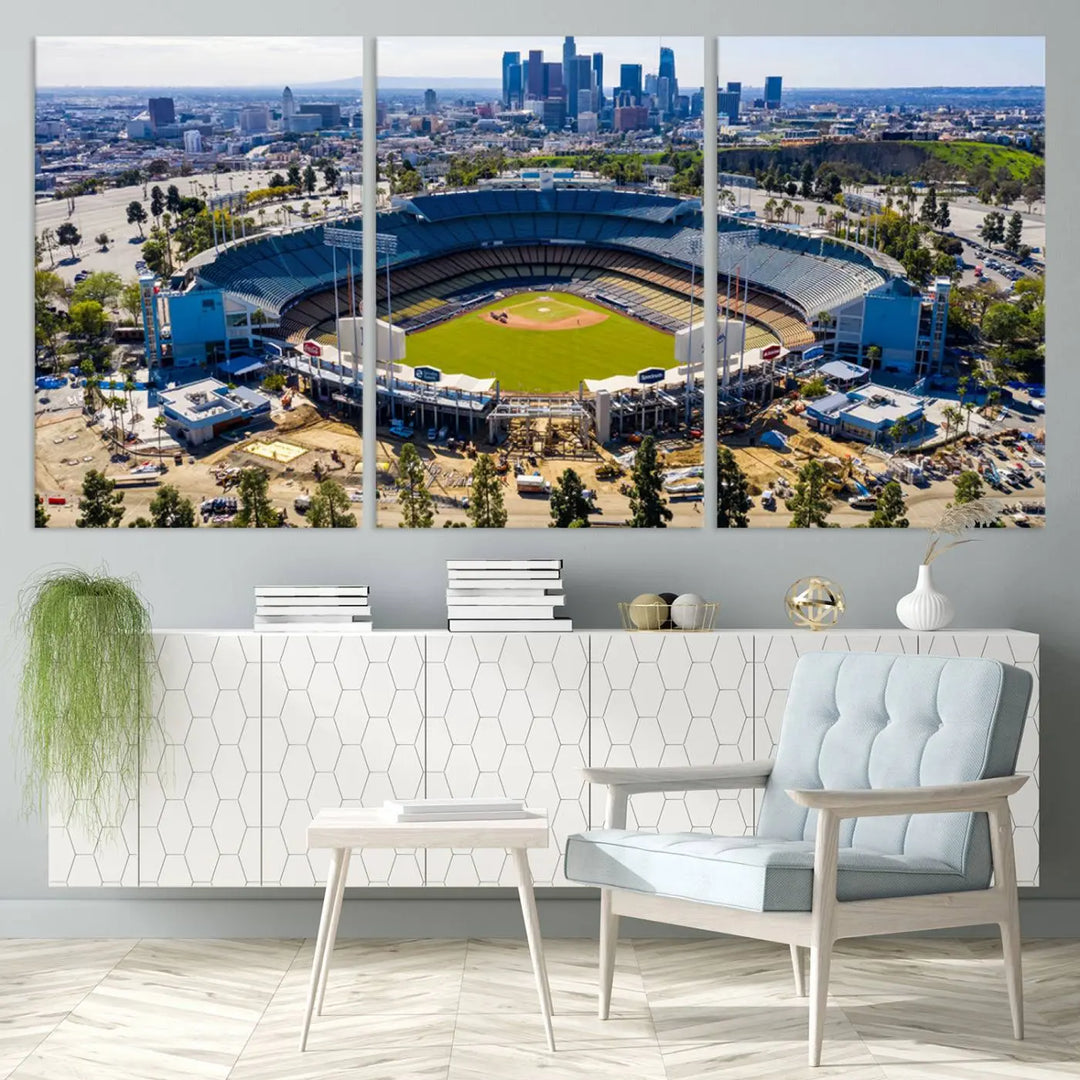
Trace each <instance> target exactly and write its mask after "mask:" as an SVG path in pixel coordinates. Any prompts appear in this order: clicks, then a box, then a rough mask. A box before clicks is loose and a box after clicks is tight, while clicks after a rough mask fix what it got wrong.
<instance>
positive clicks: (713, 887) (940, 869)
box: [565, 829, 985, 911]
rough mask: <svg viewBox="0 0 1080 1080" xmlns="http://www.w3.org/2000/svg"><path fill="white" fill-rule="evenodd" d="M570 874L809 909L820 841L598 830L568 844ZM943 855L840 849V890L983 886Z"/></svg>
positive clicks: (721, 900)
mask: <svg viewBox="0 0 1080 1080" xmlns="http://www.w3.org/2000/svg"><path fill="white" fill-rule="evenodd" d="M565 870H566V876H567V878H568V879H569V880H571V881H577V882H581V883H582V884H587V885H602V886H608V887H611V888H617V889H630V890H633V891H634V892H642V893H651V894H653V895H656V896H670V897H675V898H678V899H682V900H698V901H701V902H702V903H706V904H718V905H722V906H724V907H735V908H743V909H744V910H747V911H810V910H811V906H812V904H811V902H812V896H813V880H814V845H813V842H812V841H809V840H765V839H761V838H758V837H753V836H710V835H708V834H704V833H660V834H656V833H639V832H632V831H630V830H627V829H593V830H591V831H590V832H584V833H578V834H576V835H574V836H571V837H570V838H569V840H568V841H567V844H566V860H565ZM984 887H985V882H981V881H978V880H973V879H969V878H966V877H965V876H964V875H963V874H962V873H961V872H960V871H959V870H957V869H956V868H955V867H952V866H950V865H949V864H948V863H945V862H942V861H940V860H936V859H932V858H928V857H926V856H916V855H895V854H888V853H884V852H879V851H868V850H865V849H860V848H853V847H847V848H841V850H840V862H839V871H838V873H837V895H838V897H839V898H840V899H841V900H869V899H875V898H880V897H888V896H915V895H923V894H926V893H940V892H953V891H960V890H964V889H978V888H984Z"/></svg>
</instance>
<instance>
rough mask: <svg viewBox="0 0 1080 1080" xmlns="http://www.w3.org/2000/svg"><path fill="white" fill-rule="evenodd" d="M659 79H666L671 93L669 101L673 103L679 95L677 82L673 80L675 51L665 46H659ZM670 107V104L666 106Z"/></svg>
mask: <svg viewBox="0 0 1080 1080" xmlns="http://www.w3.org/2000/svg"><path fill="white" fill-rule="evenodd" d="M659 76H660V78H661V79H667V81H668V86H669V88H670V92H671V101H674V100H675V98H676V96H677V95H678V93H679V82H678V80H677V79H676V78H675V50H674V49H669V48H668V47H667V46H666V45H661V46H660V71H659ZM667 107H670V102H669V103H668V106H667Z"/></svg>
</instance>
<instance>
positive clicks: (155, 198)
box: [150, 184, 165, 223]
mask: <svg viewBox="0 0 1080 1080" xmlns="http://www.w3.org/2000/svg"><path fill="white" fill-rule="evenodd" d="M164 212H165V192H164V191H162V190H161V188H159V187H158V186H157V184H155V185H154V186H153V187H152V188H151V189H150V213H151V215H152V216H153V218H154V222H155V223H156V222H157V221H158V219H159V218H160V217H161V215H162V214H163V213H164Z"/></svg>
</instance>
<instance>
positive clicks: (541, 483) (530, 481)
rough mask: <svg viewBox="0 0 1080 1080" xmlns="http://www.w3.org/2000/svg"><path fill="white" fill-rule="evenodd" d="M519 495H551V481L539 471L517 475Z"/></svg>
mask: <svg viewBox="0 0 1080 1080" xmlns="http://www.w3.org/2000/svg"><path fill="white" fill-rule="evenodd" d="M515 480H516V481H517V492H518V494H519V495H550V494H551V481H550V480H545V479H544V478H543V477H542V476H541V475H540V474H539V473H527V474H525V475H522V476H517V477H515Z"/></svg>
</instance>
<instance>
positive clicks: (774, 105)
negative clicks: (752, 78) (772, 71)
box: [765, 75, 784, 109]
mask: <svg viewBox="0 0 1080 1080" xmlns="http://www.w3.org/2000/svg"><path fill="white" fill-rule="evenodd" d="M783 89H784V79H783V76H781V75H766V76H765V108H766V109H779V108H780V97H781V95H782V94H783Z"/></svg>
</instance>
